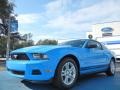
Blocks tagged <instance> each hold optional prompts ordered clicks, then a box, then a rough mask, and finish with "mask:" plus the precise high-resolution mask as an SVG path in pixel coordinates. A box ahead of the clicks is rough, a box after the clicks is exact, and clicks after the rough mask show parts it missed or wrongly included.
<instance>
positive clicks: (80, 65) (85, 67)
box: [6, 39, 115, 88]
mask: <svg viewBox="0 0 120 90" xmlns="http://www.w3.org/2000/svg"><path fill="white" fill-rule="evenodd" d="M6 66H7V69H8V71H9V72H10V73H11V74H12V75H13V76H16V77H20V78H23V79H25V80H34V81H48V80H52V82H53V83H54V85H56V86H58V87H62V88H70V87H72V86H73V85H74V84H75V82H76V80H77V78H78V76H79V75H82V74H88V73H96V72H105V73H106V74H107V75H109V76H111V75H114V74H115V57H114V55H113V54H112V52H110V51H109V50H108V49H107V48H106V47H105V46H104V45H102V44H101V43H99V42H97V41H95V40H90V39H80V40H73V41H68V42H65V43H62V44H60V45H41V46H32V47H26V48H22V49H17V50H15V51H12V52H11V54H10V59H9V60H7V64H6Z"/></svg>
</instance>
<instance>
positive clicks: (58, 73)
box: [56, 57, 78, 88]
mask: <svg viewBox="0 0 120 90" xmlns="http://www.w3.org/2000/svg"><path fill="white" fill-rule="evenodd" d="M67 62H71V63H72V64H73V65H74V66H75V69H76V77H75V79H74V81H73V83H71V84H70V85H66V84H65V83H63V81H62V77H61V71H62V68H63V66H64V65H65V64H66V63H67ZM77 78H78V67H77V64H76V62H75V60H74V59H72V58H69V57H68V58H64V59H63V60H62V61H61V63H60V64H59V66H58V68H57V72H56V80H57V83H58V85H57V86H58V87H61V88H71V87H72V86H73V85H74V84H75V82H76V80H77Z"/></svg>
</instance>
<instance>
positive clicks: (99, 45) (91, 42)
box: [86, 40, 103, 50]
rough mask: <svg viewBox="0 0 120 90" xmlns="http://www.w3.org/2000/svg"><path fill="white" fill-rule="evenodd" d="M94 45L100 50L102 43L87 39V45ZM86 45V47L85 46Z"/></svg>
mask: <svg viewBox="0 0 120 90" xmlns="http://www.w3.org/2000/svg"><path fill="white" fill-rule="evenodd" d="M91 44H92V45H93V44H94V45H96V46H97V47H96V49H100V50H102V49H103V48H102V45H101V44H100V43H99V42H97V41H93V40H90V41H88V43H87V46H89V45H91ZM87 46H86V47H87Z"/></svg>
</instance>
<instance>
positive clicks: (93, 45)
mask: <svg viewBox="0 0 120 90" xmlns="http://www.w3.org/2000/svg"><path fill="white" fill-rule="evenodd" d="M96 47H97V45H96V44H91V45H88V46H87V48H96Z"/></svg>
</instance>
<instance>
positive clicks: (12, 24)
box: [6, 14, 18, 60]
mask: <svg viewBox="0 0 120 90" xmlns="http://www.w3.org/2000/svg"><path fill="white" fill-rule="evenodd" d="M16 16H17V15H15V14H12V15H10V16H9V19H8V35H7V50H6V60H8V59H9V52H10V37H11V33H12V31H14V32H17V30H18V21H17V20H16V18H15V17H16Z"/></svg>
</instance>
